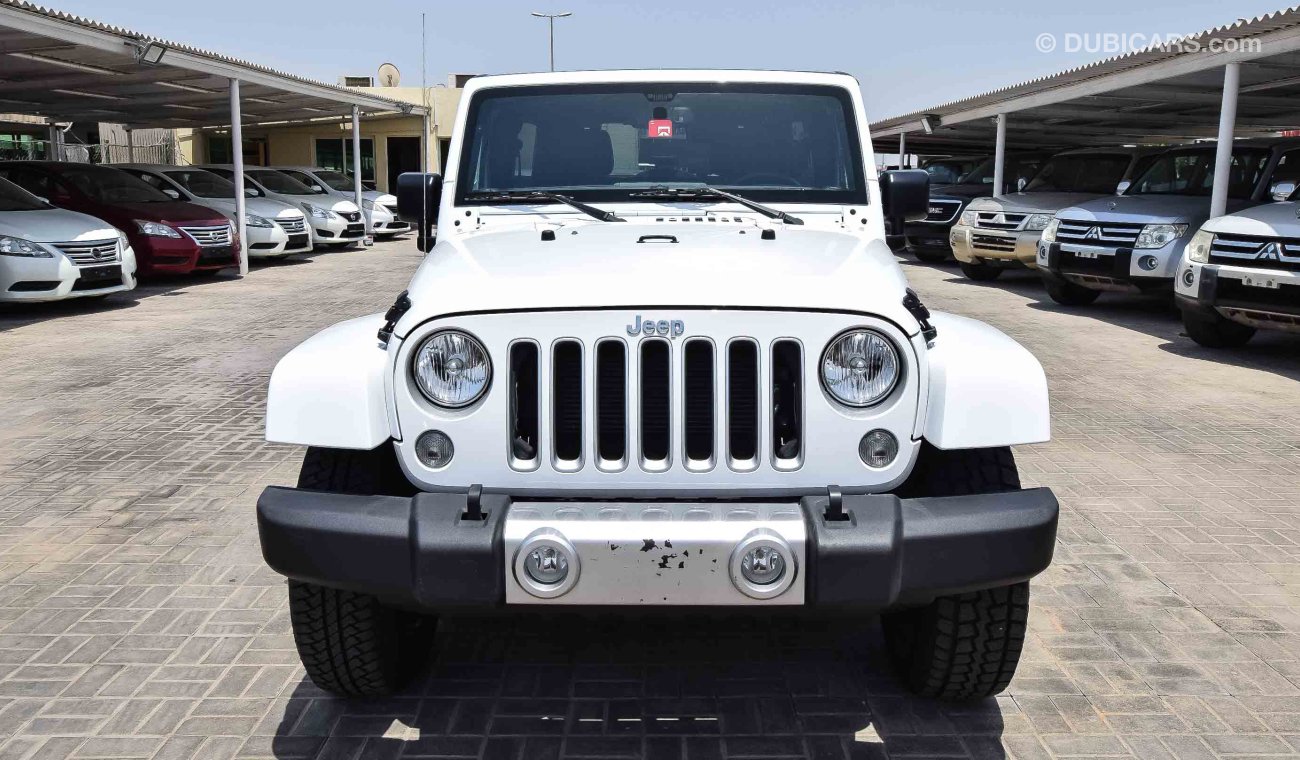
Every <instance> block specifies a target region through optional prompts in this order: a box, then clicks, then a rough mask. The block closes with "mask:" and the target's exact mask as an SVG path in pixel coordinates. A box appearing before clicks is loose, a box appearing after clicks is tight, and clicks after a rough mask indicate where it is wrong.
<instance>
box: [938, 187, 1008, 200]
mask: <svg viewBox="0 0 1300 760" xmlns="http://www.w3.org/2000/svg"><path fill="white" fill-rule="evenodd" d="M992 194H993V186H992V185H935V186H934V187H931V188H930V195H931V196H939V195H946V196H948V197H950V198H961V199H962V200H970V199H971V198H986V197H988V196H990V195H992Z"/></svg>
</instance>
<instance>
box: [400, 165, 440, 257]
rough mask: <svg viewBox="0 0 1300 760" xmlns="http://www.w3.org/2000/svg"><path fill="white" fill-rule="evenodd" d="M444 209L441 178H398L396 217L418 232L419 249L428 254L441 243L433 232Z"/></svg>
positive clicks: (409, 175) (415, 175)
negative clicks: (442, 206)
mask: <svg viewBox="0 0 1300 760" xmlns="http://www.w3.org/2000/svg"><path fill="white" fill-rule="evenodd" d="M441 205H442V175H441V174H424V173H422V172H406V173H404V174H400V175H398V177H397V217H398V218H399V219H401V220H402V221H404V222H407V223H408V224H410V225H412V226H414V227H415V229H416V230H417V231H418V232H419V239H418V240H417V241H416V246H417V247H418V248H419V249H420V250H421V251H424V252H425V253H428V252H429V251H430V250H431V249H432V248H433V244H434V243H436V242H438V239H437V237H435V236H434V234H433V228H434V227H435V226H436V225H437V224H438V207H439V206H441Z"/></svg>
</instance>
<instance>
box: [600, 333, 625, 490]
mask: <svg viewBox="0 0 1300 760" xmlns="http://www.w3.org/2000/svg"><path fill="white" fill-rule="evenodd" d="M596 453H597V455H598V456H599V458H600V460H601V462H603V463H605V464H606V465H612V466H617V467H621V466H622V465H623V464H625V460H626V457H627V347H626V346H624V345H623V341H621V340H603V341H601V342H600V343H597V344H596Z"/></svg>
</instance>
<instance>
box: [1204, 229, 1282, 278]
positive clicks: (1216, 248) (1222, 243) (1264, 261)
mask: <svg viewBox="0 0 1300 760" xmlns="http://www.w3.org/2000/svg"><path fill="white" fill-rule="evenodd" d="M1210 263H1211V264H1226V265H1228V266H1238V267H1257V268H1260V269H1282V270H1286V271H1291V272H1300V239H1295V238H1268V237H1256V236H1253V235H1222V234H1215V236H1214V243H1213V244H1211V245H1210Z"/></svg>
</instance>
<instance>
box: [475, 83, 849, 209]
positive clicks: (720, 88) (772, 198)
mask: <svg viewBox="0 0 1300 760" xmlns="http://www.w3.org/2000/svg"><path fill="white" fill-rule="evenodd" d="M646 90H650V91H655V90H663V91H671V92H673V93H677V94H680V93H701V94H704V93H709V94H712V93H717V94H730V93H750V94H764V95H766V94H770V95H781V94H794V95H816V96H823V97H831V98H834V99H835V100H837V101H838V102H839V104H840V107H841V109H842V110H843V114H844V134H845V140H846V142H847V148H848V163H849V167H848V168H849V169H850V171H851V172H852V184H853V185H854V187H853V188H852V189H837V190H827V189H798V188H779V189H766V188H757V187H749V186H733V185H727V184H725V183H722V184H719V185H718V187H721V188H723V189H726V190H730V191H733V192H736V193H739V194H741V195H744V196H745V197H746V198H749V199H751V200H755V201H759V202H761V203H777V204H781V203H801V204H832V205H850V204H851V205H867V204H868V203H869V194H868V192H867V178H866V172H865V169H864V166H865V164H864V162H863V154H862V138H861V134H860V132H859V130H858V122H857V109H856V108H855V106H854V103H853V98H852V94H851V93H850V91H849V90H848V89H846V88H844V87H839V86H836V85H817V84H787V83H773V82H724V83H719V82H620V83H613V84H604V83H602V84H562V85H519V86H514V87H492V88H488V89H484V90H480V91H478V92H476V93H475V94H474V95H473V97H472V98H471V99H470V104H469V110H468V113H467V114H466V121H465V130H464V132H463V133H462V134H463V137H462V138H461V140H462V142H461V146H460V147H461V154H460V163H459V166H458V167H457V170H456V171H457V174H456V177H457V181H456V198H455V202H456V204H457V205H503V204H504V205H518V204H519V201H495V200H492V201H484V200H481V199H474V198H471V197H470V196H472V195H474V194H475V193H476V192H479V191H478V190H475V189H473V188H471V187H470V185H471V182H472V179H473V172H474V150H473V146H474V143H475V136H476V135H477V133H478V122H479V112H480V110H481V109H482V107H483V105H484V103H487V102H489V101H491V100H493V99H496V98H508V97H517V96H521V95H527V96H534V95H541V96H544V95H570V94H602V93H608V94H622V95H626V94H628V93H644V92H645V91H646ZM656 184H663V183H656ZM690 186H694V183H693V184H692V185H690ZM646 189H647V187H646V186H638V185H628V186H626V187H616V188H600V189H587V188H568V187H566V188H564V189H563V190H557V191H556V192H563V193H564V194H565V195H567V196H569V197H571V198H574V199H576V200H580V201H584V202H588V203H600V202H605V203H647V202H651V201H647V200H645V199H636V198H632V197H631V196H632V195H633V194H635V193H638V192H644V191H645V190H646Z"/></svg>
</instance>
